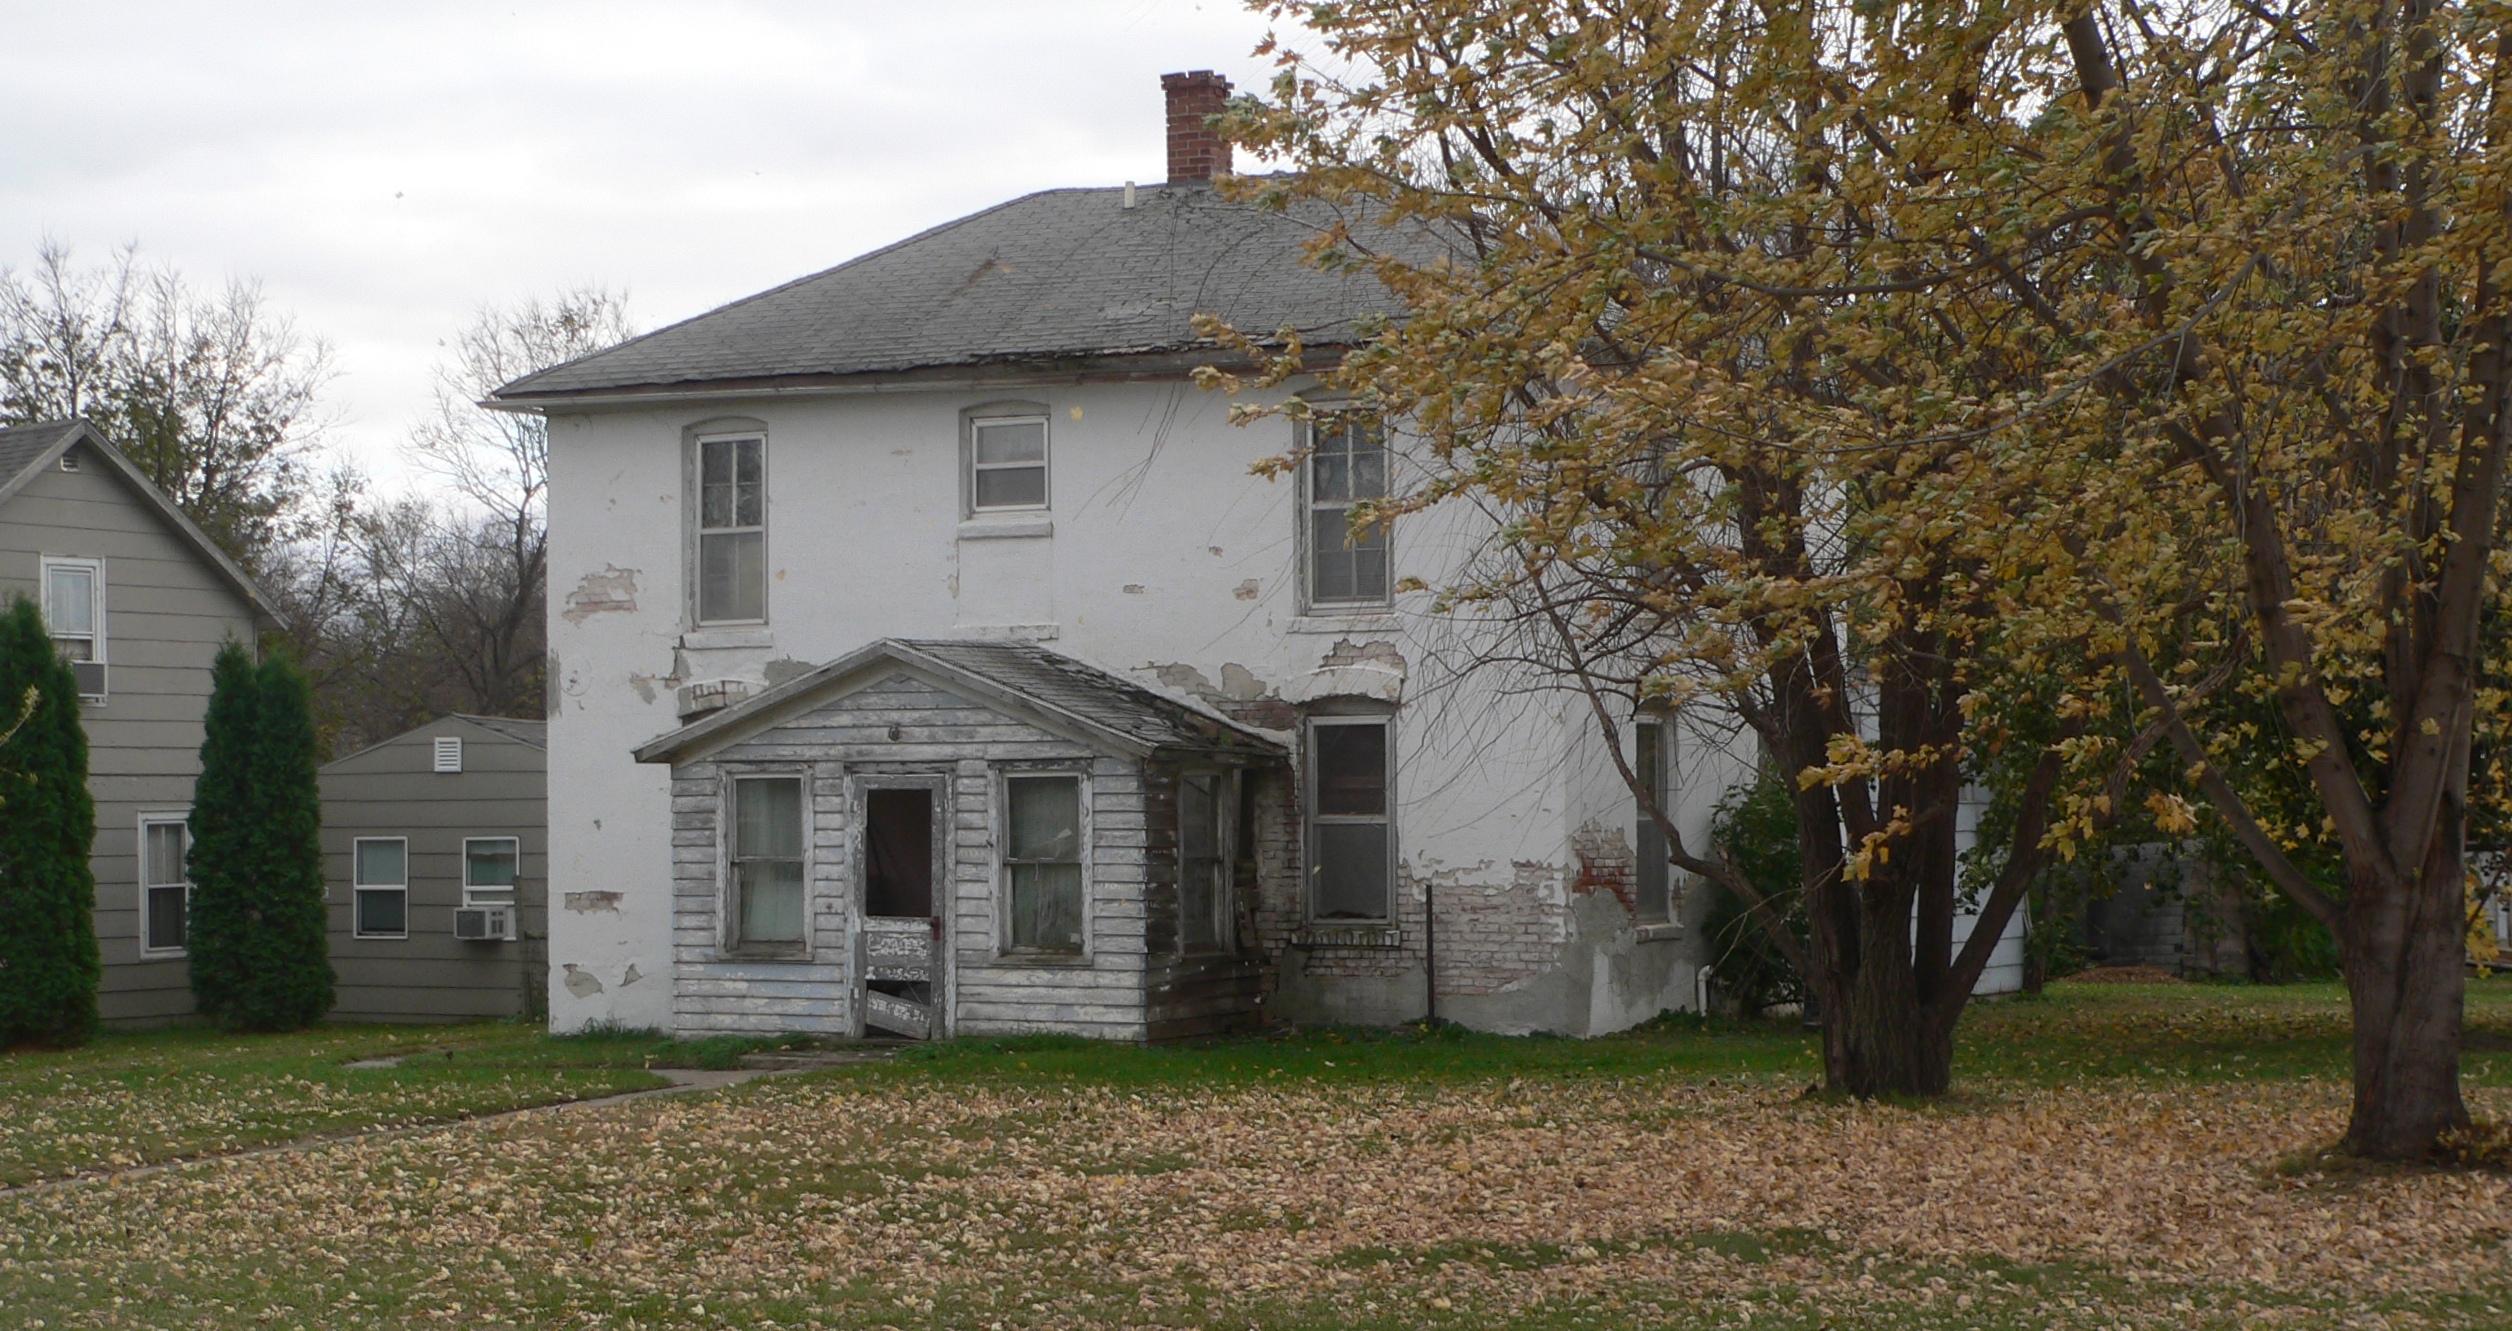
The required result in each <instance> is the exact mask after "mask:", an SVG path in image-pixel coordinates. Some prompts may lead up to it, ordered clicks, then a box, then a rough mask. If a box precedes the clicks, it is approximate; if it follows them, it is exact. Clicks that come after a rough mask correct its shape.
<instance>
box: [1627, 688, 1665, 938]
mask: <svg viewBox="0 0 2512 1331" xmlns="http://www.w3.org/2000/svg"><path fill="white" fill-rule="evenodd" d="M1643 735H1646V736H1649V737H1650V739H1649V740H1647V741H1643V739H1642V738H1641V737H1642V736H1643ZM1631 762H1632V772H1633V774H1634V775H1636V776H1638V777H1639V778H1640V780H1641V783H1642V784H1643V785H1646V786H1648V787H1650V788H1651V793H1652V794H1653V795H1654V796H1655V797H1656V800H1657V805H1658V807H1659V808H1660V809H1661V810H1663V811H1664V812H1665V814H1666V817H1667V818H1668V819H1670V820H1671V819H1672V818H1673V817H1674V816H1675V808H1674V805H1675V798H1676V792H1675V725H1674V721H1673V719H1672V718H1670V717H1667V716H1663V715H1657V714H1643V715H1641V716H1637V717H1634V718H1632V722H1631ZM1652 769H1653V770H1652ZM1631 803H1632V810H1633V813H1634V814H1635V815H1636V816H1635V819H1634V826H1633V828H1632V835H1631V856H1632V863H1631V913H1632V918H1633V919H1634V921H1635V922H1637V923H1639V924H1643V925H1649V924H1672V923H1674V919H1675V866H1674V865H1673V864H1672V863H1670V862H1669V861H1668V860H1667V858H1666V855H1667V851H1668V850H1669V846H1668V844H1667V842H1666V840H1665V838H1664V837H1663V836H1662V835H1658V831H1659V829H1658V827H1657V825H1656V823H1655V821H1654V820H1652V819H1651V818H1650V817H1649V814H1648V809H1647V808H1646V807H1645V806H1643V805H1642V804H1641V803H1640V801H1639V800H1638V798H1637V797H1636V796H1635V797H1634V798H1633V800H1632V802H1631ZM1652 873H1654V874H1655V876H1656V877H1657V879H1658V883H1659V886H1661V887H1662V888H1663V891H1664V896H1665V910H1664V912H1663V913H1661V914H1654V915H1652V914H1651V913H1650V910H1651V907H1650V904H1649V903H1648V901H1647V900H1646V895H1647V894H1648V892H1649V883H1648V879H1649V877H1650V875H1651V874H1652Z"/></svg>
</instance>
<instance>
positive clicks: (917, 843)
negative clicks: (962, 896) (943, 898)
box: [864, 789, 933, 919]
mask: <svg viewBox="0 0 2512 1331" xmlns="http://www.w3.org/2000/svg"><path fill="white" fill-rule="evenodd" d="M864 914H866V915H873V916H887V917H889V918H893V919H928V918H931V917H932V915H933V792H932V791H930V790H920V789H902V790H873V791H867V792H865V794H864Z"/></svg>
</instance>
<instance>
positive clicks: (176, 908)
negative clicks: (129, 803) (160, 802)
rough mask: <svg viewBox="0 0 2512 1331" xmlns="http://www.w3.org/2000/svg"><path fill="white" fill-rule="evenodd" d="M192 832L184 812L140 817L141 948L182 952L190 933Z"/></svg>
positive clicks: (153, 950) (144, 949)
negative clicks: (187, 856)
mask: <svg viewBox="0 0 2512 1331" xmlns="http://www.w3.org/2000/svg"><path fill="white" fill-rule="evenodd" d="M190 849H191V835H190V832H189V830H188V829H187V828H186V826H185V820H184V816H183V815H182V814H146V815H143V816H142V817H141V818H140V948H141V949H142V950H143V951H147V952H180V951H182V950H183V948H184V945H185V943H186V942H187V940H188V939H189V937H190V934H191V922H192V882H191V874H190V872H189V871H188V870H187V869H186V868H185V866H184V856H185V854H186V852H188V851H190Z"/></svg>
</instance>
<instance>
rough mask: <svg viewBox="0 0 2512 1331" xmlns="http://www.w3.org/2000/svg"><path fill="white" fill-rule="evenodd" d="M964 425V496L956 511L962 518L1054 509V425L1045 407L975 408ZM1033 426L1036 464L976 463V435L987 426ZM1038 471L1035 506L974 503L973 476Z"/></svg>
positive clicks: (975, 494) (1032, 404)
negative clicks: (958, 510) (1036, 454)
mask: <svg viewBox="0 0 2512 1331" xmlns="http://www.w3.org/2000/svg"><path fill="white" fill-rule="evenodd" d="M965 419H966V421H967V425H966V427H965V429H964V431H963V438H962V440H961V442H960V492H961V493H962V494H964V495H965V496H967V498H966V500H965V501H964V502H963V503H962V504H961V506H960V510H961V512H962V514H963V515H964V516H967V517H978V516H980V515H986V514H994V513H1047V512H1052V511H1053V510H1054V508H1055V424H1054V422H1053V420H1052V419H1051V418H1050V417H1049V415H1048V414H1047V409H1046V408H1045V407H1042V406H1039V405H1037V404H1035V403H1028V402H1019V403H1002V404H1000V405H997V406H992V407H978V408H975V409H974V410H971V411H970V412H969V413H968V414H967V416H966V418H965ZM1032 424H1034V425H1036V426H1037V427H1038V460H1037V461H1036V462H979V461H978V460H977V432H978V431H979V430H980V429H982V428H984V427H986V426H988V425H1032ZM1031 468H1036V469H1037V471H1038V502H1037V503H1034V504H980V503H978V502H977V476H978V473H980V472H987V471H1027V470H1030V469H1031Z"/></svg>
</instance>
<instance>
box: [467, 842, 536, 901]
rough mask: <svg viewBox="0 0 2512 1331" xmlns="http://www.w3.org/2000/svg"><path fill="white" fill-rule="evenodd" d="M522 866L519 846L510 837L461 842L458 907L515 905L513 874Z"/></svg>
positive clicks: (520, 845)
mask: <svg viewBox="0 0 2512 1331" xmlns="http://www.w3.org/2000/svg"><path fill="white" fill-rule="evenodd" d="M522 865H523V843H522V842H520V841H518V840H516V839H515V838H513V837H510V836H475V837H464V838H463V839H462V904H463V905H466V906H511V905H513V904H515V874H516V872H517V870H519V869H520V868H521V867H522Z"/></svg>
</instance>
